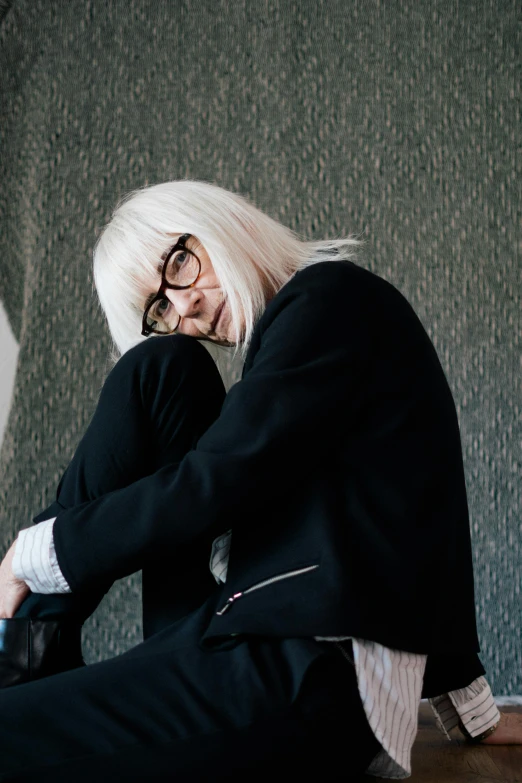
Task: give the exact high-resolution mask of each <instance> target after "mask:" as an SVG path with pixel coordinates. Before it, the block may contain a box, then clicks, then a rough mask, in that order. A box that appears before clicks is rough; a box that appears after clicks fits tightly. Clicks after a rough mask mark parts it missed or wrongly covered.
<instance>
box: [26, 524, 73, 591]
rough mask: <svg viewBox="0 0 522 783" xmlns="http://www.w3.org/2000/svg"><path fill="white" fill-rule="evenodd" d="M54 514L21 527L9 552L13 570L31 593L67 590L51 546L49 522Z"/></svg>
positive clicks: (51, 532)
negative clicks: (12, 548)
mask: <svg viewBox="0 0 522 783" xmlns="http://www.w3.org/2000/svg"><path fill="white" fill-rule="evenodd" d="M55 519H56V517H53V518H52V519H47V520H46V521H45V522H39V523H38V524H36V525H33V526H32V527H29V528H26V529H25V530H21V531H20V532H19V533H18V538H17V539H16V545H15V550H14V555H13V564H12V568H13V573H14V575H15V576H16V577H17V578H18V579H22V580H23V581H24V582H25V583H26V585H27V586H28V587H29V589H30V590H31V592H32V593H43V594H44V595H48V594H51V593H70V592H72V591H71V588H70V587H69V585H68V584H67V581H66V579H65V577H64V575H63V574H62V572H61V570H60V566H59V565H58V558H57V557H56V551H55V548H54V540H53V524H54V520H55Z"/></svg>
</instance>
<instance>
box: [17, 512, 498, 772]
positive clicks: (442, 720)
mask: <svg viewBox="0 0 522 783" xmlns="http://www.w3.org/2000/svg"><path fill="white" fill-rule="evenodd" d="M54 519H55V518H53V519H48V520H46V521H45V522H40V523H38V524H37V525H33V526H32V527H30V528H27V529H25V530H22V531H20V533H19V534H18V539H17V542H16V546H15V552H14V557H13V565H12V568H13V573H14V575H15V576H16V577H18V578H19V579H23V580H24V581H25V582H26V583H27V585H28V586H29V588H30V590H31V591H32V592H33V593H44V594H47V593H70V592H71V590H70V588H69V585H68V584H67V581H66V580H65V578H64V576H63V574H62V572H61V570H60V567H59V565H58V559H57V557H56V552H55V549H54V542H53V523H54ZM230 541H231V531H228V532H227V533H224V534H223V535H222V536H218V538H216V540H215V541H214V544H213V546H212V551H211V555H210V570H211V571H212V574H213V575H214V578H215V579H216V581H217V582H218V583H224V582H225V581H226V577H227V569H228V557H229V550H230ZM316 638H317V639H318V640H320V641H329V642H332V643H338V645H339V646H340V648H341V650H342V652H343V654H344V655H345V657H347V658H348V659H349V661H350V663H351V664H353V665H354V666H355V671H356V675H357V683H358V687H359V693H360V696H361V701H362V704H363V707H364V711H365V713H366V718H367V720H368V723H369V724H370V727H371V729H372V731H373V733H374V734H375V736H376V738H377V740H378V741H379V742H380V744H381V746H382V749H381V750H380V751H379V753H377V755H376V756H375V757H374V758H373V760H372V762H371V764H370V765H369V767H368V768H367V770H366V773H367V774H368V775H374V776H376V777H383V778H394V779H401V778H408V777H410V775H411V749H412V746H413V742H414V740H415V736H416V734H417V730H418V714H419V705H420V700H421V693H422V684H423V678H424V671H425V669H426V661H427V655H422V654H419V653H412V652H406V651H404V650H394V649H391V648H389V647H385V646H384V645H382V644H379V643H378V642H374V641H369V640H367V639H356V638H354V637H316ZM348 638H351V639H352V648H353V658H354V660H353V661H352V660H351V658H350V656H349V654H348V653H347V651H346V650H345V649H344V648H343V646H342V639H348ZM429 702H430V705H431V707H432V710H433V713H434V715H435V720H436V723H437V726H438V727H439V729H440V730H441V731H442V732H443V734H444V735H445V736H446V737H447V739H448V740H451V737H450V735H449V734H448V732H449V731H451V729H453V728H454V727H455V726H457V724H458V722H459V718H460V720H461V721H462V724H463V725H464V727H465V729H466V731H467V732H468V733H469V734H470V735H471V736H476V735H478V734H482V732H484V731H485V730H486V729H488V728H489V727H490V726H494V725H495V724H496V723H497V722H498V721H499V720H500V713H499V711H498V709H497V706H496V704H495V701H494V699H493V695H492V693H491V689H490V687H489V684H488V682H487V680H486V678H485V677H483V676H481V677H477V678H476V679H475V680H474V681H473V682H472V683H471V684H470V685H468V686H467V687H466V688H461V689H459V690H455V691H451V692H449V693H443V694H440V695H439V696H436V697H435V698H431V699H429Z"/></svg>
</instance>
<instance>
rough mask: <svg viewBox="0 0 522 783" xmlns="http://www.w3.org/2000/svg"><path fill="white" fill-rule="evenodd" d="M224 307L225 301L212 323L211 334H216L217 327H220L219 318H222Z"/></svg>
mask: <svg viewBox="0 0 522 783" xmlns="http://www.w3.org/2000/svg"><path fill="white" fill-rule="evenodd" d="M224 306H225V301H224V300H223V302H222V303H221V305H220V306H219V307H218V309H217V313H216V315H215V316H214V320H213V321H212V324H211V326H210V331H211V332H215V331H216V326H217V325H218V321H219V317H220V315H221V313H222V311H223V308H224Z"/></svg>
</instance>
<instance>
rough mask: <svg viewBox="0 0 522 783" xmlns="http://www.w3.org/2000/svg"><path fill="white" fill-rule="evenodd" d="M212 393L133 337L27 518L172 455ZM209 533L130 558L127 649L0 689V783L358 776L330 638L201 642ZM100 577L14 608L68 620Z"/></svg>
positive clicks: (363, 730) (356, 705) (358, 730)
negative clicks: (138, 564) (135, 575)
mask: <svg viewBox="0 0 522 783" xmlns="http://www.w3.org/2000/svg"><path fill="white" fill-rule="evenodd" d="M224 397H225V390H224V387H223V384H222V381H221V378H220V376H219V373H218V371H217V369H216V367H215V364H214V362H213V360H212V358H211V357H210V355H209V354H208V352H207V351H206V350H205V348H204V347H203V346H202V345H200V344H199V343H198V342H197V341H195V340H193V339H192V338H186V337H182V336H175V337H162V338H160V339H156V338H153V339H150V340H148V341H145V342H144V343H141V344H140V345H139V346H137V347H136V348H134V349H132V350H131V351H129V352H128V353H127V354H125V355H124V356H123V357H122V358H121V359H120V361H119V362H118V363H117V364H116V366H115V367H114V369H113V370H112V371H111V373H110V374H109V376H108V378H107V380H106V382H105V384H104V387H103V389H102V392H101V395H100V400H99V403H98V406H97V408H96V411H95V413H94V416H93V418H92V421H91V423H90V425H89V427H88V429H87V431H86V433H85V435H84V437H83V438H82V440H81V442H80V444H79V446H78V449H77V451H76V453H75V455H74V457H73V459H72V461H71V463H70V464H69V466H68V468H67V470H66V472H65V474H64V476H63V478H62V480H61V481H60V484H59V487H58V492H57V499H56V501H55V502H54V503H53V504H52V505H51V506H50V507H49V508H47V509H45V510H44V511H43V512H41V513H40V514H39V515H38V516H37V517H36V518H35V520H34V521H35V522H38V521H41V520H43V519H47V518H49V517H51V516H54V515H56V514H57V513H59V511H60V510H61V509H63V508H70V507H72V506H74V505H78V504H80V503H83V502H85V501H88V500H92V499H95V498H97V497H99V496H100V495H103V494H105V493H106V492H110V491H112V490H115V489H119V488H121V487H124V486H126V485H128V484H129V483H131V482H133V481H136V480H137V479H139V478H141V477H143V476H145V475H148V474H150V473H152V472H154V471H155V470H158V469H160V468H161V467H162V466H163V465H165V464H167V463H171V462H179V461H180V460H181V459H182V458H183V456H184V454H185V453H186V452H187V451H188V450H189V449H191V448H193V447H194V446H195V445H196V443H197V441H198V438H199V437H200V436H201V435H202V434H203V432H204V431H205V430H206V429H207V428H208V427H209V426H210V424H211V423H212V422H213V421H214V420H215V418H216V417H217V416H218V415H219V411H220V408H221V405H222V402H223V399H224ZM173 513H174V514H175V509H173ZM107 525H110V519H107ZM223 529H224V530H225V529H226V520H224V521H223ZM211 543H212V541H211V539H210V538H208V537H205V536H203V537H200V538H198V539H197V540H192V541H191V542H190V544H188V545H186V546H184V547H183V548H182V551H178V552H172V553H171V552H168V553H163V554H162V555H161V556H158V558H157V560H156V561H155V562H152V563H151V562H148V563H147V565H146V566H144V568H143V632H144V641H143V642H142V643H141V644H139V645H137V646H136V647H134V648H133V649H132V650H129V651H128V652H126V653H124V654H123V655H119V656H117V657H115V658H112V659H110V660H106V661H103V662H101V663H97V664H93V665H90V666H85V667H81V668H77V669H74V670H71V671H68V672H64V673H62V674H57V675H54V676H52V677H47V678H44V679H42V680H38V681H35V682H31V683H28V684H24V685H18V686H15V687H11V688H6V689H4V690H1V691H0V780H2V781H3V780H6V781H7V780H13V781H14V780H19V781H33V780H34V781H39V782H41V781H48V780H49V781H50V780H53V781H56V782H58V781H71V780H74V781H92V780H93V779H96V780H97V781H117V780H122V781H123V780H158V781H160V780H161V781H163V780H176V781H177V780H179V781H189V780H190V781H199V780H202V781H203V780H212V781H215V780H218V781H221V780H223V781H225V780H226V781H234V780H238V781H239V780H242V781H244V780H249V781H254V780H264V779H265V778H266V776H267V775H268V774H275V773H277V772H280V773H286V774H291V775H295V776H299V777H301V779H304V780H310V781H311V780H318V781H327V780H336V779H339V780H340V779H343V780H358V779H359V777H360V775H361V774H362V773H363V772H364V770H365V769H366V767H367V766H368V764H369V763H370V761H371V760H372V758H373V756H374V755H375V754H376V753H377V752H378V751H379V749H380V744H379V743H378V741H377V740H376V739H375V737H374V735H373V733H372V731H371V729H370V727H369V725H368V723H367V720H366V717H365V714H364V709H363V706H362V703H361V700H360V697H359V691H358V687H357V681H356V676H355V670H354V668H353V666H351V665H350V664H349V663H348V662H347V660H346V659H345V658H344V657H343V656H342V654H341V653H340V651H339V650H338V648H337V647H336V646H335V645H332V644H328V643H324V642H316V641H314V640H312V639H282V640H281V639H275V638H267V637H262V638H259V637H241V638H235V639H231V640H230V642H229V643H226V644H224V645H222V646H221V647H220V648H218V649H212V650H209V649H205V648H203V647H202V646H201V644H200V638H201V635H202V633H203V631H204V629H205V627H206V625H207V623H208V621H209V619H210V616H211V613H212V612H213V611H214V610H215V606H214V604H215V600H216V598H217V586H216V583H215V581H214V579H213V577H212V575H211V574H210V570H209V565H208V563H209V555H210V547H211ZM110 586H111V585H110V584H107V585H104V586H103V587H101V588H100V590H99V592H98V594H93V593H92V591H91V592H89V593H85V594H82V593H78V592H76V593H71V594H68V595H45V596H44V595H38V594H31V595H30V596H29V597H28V598H27V599H26V601H25V602H24V603H23V605H22V606H21V607H20V610H19V611H18V613H17V615H16V616H17V617H33V618H36V617H38V618H39V619H67V620H69V621H71V622H75V623H80V624H81V623H83V622H84V621H85V619H87V617H89V615H90V614H91V613H92V612H93V611H94V609H95V608H96V606H97V605H98V604H99V602H100V600H101V599H102V597H103V595H104V594H105V592H106V591H107V590H108V589H109V588H110Z"/></svg>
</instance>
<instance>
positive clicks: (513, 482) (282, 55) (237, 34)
mask: <svg viewBox="0 0 522 783" xmlns="http://www.w3.org/2000/svg"><path fill="white" fill-rule="evenodd" d="M518 11H519V3H518V2H515V1H514V0H513V1H511V0H507V1H506V2H503V1H502V0H484V2H480V1H479V0H467V1H466V2H464V1H463V0H461V2H449V0H433V1H431V0H398V1H397V2H394V1H393V0H388V2H385V1H384V0H380V1H379V0H352V1H351V2H350V1H347V0H331V1H330V2H325V1H321V2H318V0H306V2H297V1H296V0H293V1H291V2H284V0H265V1H264V2H246V1H245V0H242V2H234V0H199V2H196V0H183V2H157V0H150V2H146V1H144V0H141V1H138V0H135V1H128V0H103V1H102V0H91V1H90V2H86V0H67V1H66V0H61V1H60V2H53V1H51V0H45V1H44V0H39V1H38V0H32V2H29V0H19V1H17V0H15V2H13V3H9V2H1V3H0V17H3V18H2V21H1V24H0V44H1V55H0V58H1V59H0V66H1V87H0V89H1V100H2V127H1V163H0V167H1V168H0V178H1V179H0V181H1V184H2V187H1V190H0V216H1V232H2V233H1V253H0V298H2V300H3V301H4V304H5V307H6V308H7V310H8V313H9V316H10V319H11V323H12V326H13V329H14V331H15V334H16V336H17V338H18V339H19V341H20V354H19V367H18V374H17V378H16V386H15V393H14V399H13V405H12V410H11V416H10V419H9V423H8V427H7V431H6V435H5V439H4V443H3V448H2V452H1V463H0V508H1V522H0V524H1V528H0V531H1V538H0V540H1V542H2V554H3V552H4V551H5V550H6V548H7V545H8V543H10V541H11V540H12V538H13V536H14V534H15V533H16V531H18V530H19V529H20V528H22V527H26V526H27V524H28V522H29V520H30V519H31V518H32V516H33V515H35V514H36V513H37V512H39V511H40V510H41V509H42V508H43V507H44V505H47V504H48V503H49V502H50V501H51V499H52V498H53V496H54V491H55V487H56V484H57V482H58V480H59V477H60V475H61V473H62V471H63V470H64V468H65V467H66V465H67V462H68V460H69V458H70V457H71V455H72V453H73V450H74V448H75V446H76V444H77V443H78V440H79V439H80V437H81V434H82V433H83V431H84V429H85V427H86V424H87V422H88V421H89V418H90V416H91V414H92V412H93V409H94V406H95V404H96V400H97V396H98V394H99V390H100V387H101V384H102V382H103V380H104V378H105V375H106V373H107V371H108V368H109V364H108V358H107V355H108V347H109V341H108V335H107V332H106V329H105V325H104V321H103V318H102V316H101V313H100V311H99V309H98V307H97V305H96V303H95V300H94V297H93V290H92V275H91V252H92V247H93V244H94V241H95V238H96V234H97V231H98V230H99V229H100V228H101V227H102V226H103V225H104V224H105V222H106V221H107V220H108V218H109V215H110V211H111V208H112V207H113V206H114V204H115V202H116V201H117V200H118V198H119V197H120V196H121V195H122V194H124V193H126V192H127V191H129V190H130V189H132V188H135V187H138V186H142V185H144V184H146V183H149V184H152V183H155V182H159V181H163V180H166V179H178V178H193V179H203V180H207V181H212V182H215V183H216V184H218V185H221V186H223V187H225V188H228V189H231V190H234V191H238V192H240V193H243V194H244V195H246V196H248V197H249V198H251V199H252V200H253V201H254V203H256V204H257V206H259V207H260V208H261V209H263V210H265V211H266V212H268V213H269V214H270V215H272V216H273V217H275V218H278V219H279V220H281V221H282V222H284V223H286V224H287V225H289V226H291V227H292V228H295V229H297V230H298V231H300V232H302V233H303V234H304V235H306V236H307V237H309V238H319V237H320V238H323V237H328V236H332V235H340V234H347V233H350V232H363V233H364V236H365V237H366V239H367V246H366V249H365V252H364V255H363V256H362V257H361V259H360V261H359V263H361V264H362V265H364V266H367V267H368V268H370V269H371V270H372V271H375V272H377V273H378V274H379V275H381V276H382V277H385V278H386V279H388V280H390V281H391V282H392V283H394V284H395V285H396V286H397V287H398V288H399V289H400V290H401V291H402V292H403V293H404V294H405V295H406V297H407V298H408V299H409V300H410V302H411V303H412V304H413V306H414V307H415V309H416V311H417V313H418V314H419V316H420V318H421V320H422V321H423V323H424V324H425V326H426V328H427V330H428V332H429V334H430V335H431V337H432V339H433V341H434V344H435V346H436V348H437V350H438V353H439V357H440V359H441V361H442V364H443V366H444V369H445V371H446V373H447V376H448V380H449V382H450V385H451V388H452V390H453V393H454V396H455V400H456V404H457V409H458V414H459V420H460V424H461V433H462V445H463V452H464V461H465V467H466V477H467V485H468V494H469V504H470V511H471V525H472V539H473V550H474V563H475V585H476V605H477V616H478V627H479V636H480V640H481V646H482V654H481V657H482V661H483V663H484V665H485V667H486V670H487V673H488V677H489V680H490V683H491V685H492V688H493V692H494V694H495V695H496V696H502V695H505V696H508V695H513V694H522V643H521V632H522V631H521V629H522V606H521V603H522V602H521V591H520V587H521V571H522V568H521V565H522V563H521V549H522V546H521V532H522V531H521V522H520V519H521V514H520V463H521V457H520V436H521V424H520V416H521V412H520V407H521V406H520V402H521V397H520V369H521V368H520V334H521V322H520V280H521V270H520V261H519V257H518V256H517V236H516V230H517V228H518V227H519V225H520V203H521V202H520V195H521V194H520V179H517V174H519V173H520V172H519V171H518V172H517V157H516V155H517V144H518V143H519V137H520V82H519V80H518V79H517V72H518V76H519V75H520V59H519V49H520V43H521V40H520V39H521V36H520V27H519V16H518ZM518 161H520V158H518ZM107 524H110V520H108V521H107ZM433 578H434V579H435V580H436V579H437V574H434V575H433ZM139 597H140V581H139V575H136V576H134V577H132V578H130V579H126V580H122V581H121V582H118V583H117V584H116V585H115V586H114V588H113V589H112V591H111V592H110V594H109V595H108V596H107V598H106V599H105V600H104V602H103V604H102V605H101V607H100V608H99V610H98V611H97V612H96V614H95V615H94V616H93V618H92V619H91V620H90V621H89V623H88V624H87V626H86V630H85V633H84V641H85V646H86V650H87V659H88V660H90V661H93V660H98V659H101V658H105V657H107V656H110V655H114V654H116V653H118V652H121V651H123V650H124V649H127V648H128V647H130V646H132V645H134V644H135V643H136V642H137V641H138V640H139V639H140V622H141V619H140V607H139ZM455 600H456V601H458V600H459V597H458V596H455Z"/></svg>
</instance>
